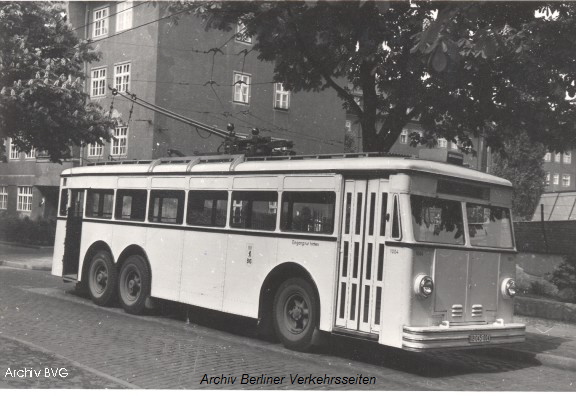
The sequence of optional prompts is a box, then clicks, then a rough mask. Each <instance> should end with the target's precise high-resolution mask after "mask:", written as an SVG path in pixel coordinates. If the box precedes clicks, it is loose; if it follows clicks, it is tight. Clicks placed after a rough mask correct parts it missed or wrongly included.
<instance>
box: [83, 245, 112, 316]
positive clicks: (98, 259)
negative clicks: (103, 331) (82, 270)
mask: <svg viewBox="0 0 576 396" xmlns="http://www.w3.org/2000/svg"><path fill="white" fill-rule="evenodd" d="M117 288H118V269H117V268H116V265H114V260H112V256H111V255H110V253H108V252H107V251H105V250H101V251H99V252H97V253H96V254H95V255H94V256H93V257H92V260H90V267H89V268H88V282H87V289H88V294H89V295H90V298H91V299H92V301H94V303H95V304H96V305H101V306H108V305H111V304H113V303H114V302H115V301H116V291H117Z"/></svg>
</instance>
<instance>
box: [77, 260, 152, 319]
mask: <svg viewBox="0 0 576 396" xmlns="http://www.w3.org/2000/svg"><path fill="white" fill-rule="evenodd" d="M150 283H151V275H150V270H149V269H148V265H147V263H146V260H145V259H144V258H143V257H142V256H140V255H132V256H129V257H128V258H126V260H124V262H123V263H122V266H121V268H120V271H118V267H117V266H116V265H115V264H114V261H113V260H112V256H111V255H110V253H108V252H107V251H99V252H97V253H96V254H95V255H94V256H93V257H92V260H91V261H90V266H89V268H88V292H89V294H90V297H91V298H92V301H94V303H96V304H97V305H101V306H109V305H112V304H113V303H114V301H116V298H118V299H119V301H120V305H121V306H122V308H124V310H125V311H126V312H128V313H130V314H134V315H140V314H142V313H144V311H145V310H146V299H147V298H148V297H149V296H150Z"/></svg>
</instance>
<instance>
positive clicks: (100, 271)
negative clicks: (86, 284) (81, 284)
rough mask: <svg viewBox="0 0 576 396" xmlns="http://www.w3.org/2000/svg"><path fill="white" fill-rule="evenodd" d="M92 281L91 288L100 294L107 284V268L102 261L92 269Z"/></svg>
mask: <svg viewBox="0 0 576 396" xmlns="http://www.w3.org/2000/svg"><path fill="white" fill-rule="evenodd" d="M93 279H94V281H93V282H92V289H93V290H94V291H95V292H96V293H97V294H102V293H103V292H104V290H106V285H107V284H108V270H107V269H106V266H105V265H103V264H102V263H100V264H98V265H97V267H96V268H95V270H94V278H93Z"/></svg>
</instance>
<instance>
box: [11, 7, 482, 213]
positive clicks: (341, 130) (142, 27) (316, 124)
mask: <svg viewBox="0 0 576 396" xmlns="http://www.w3.org/2000/svg"><path fill="white" fill-rule="evenodd" d="M67 7H68V20H69V22H70V24H71V26H72V28H73V29H74V30H75V32H76V33H77V34H78V35H79V36H80V37H81V38H83V39H90V40H91V41H92V42H93V45H94V46H95V47H96V49H97V50H99V52H100V53H101V59H100V60H99V61H97V62H93V63H91V64H86V65H85V69H84V72H85V74H86V76H87V79H86V81H85V89H86V92H87V93H88V94H89V96H90V99H91V100H92V101H95V102H97V103H99V104H100V105H101V106H102V107H103V108H104V109H106V111H107V112H108V114H109V115H110V117H113V118H116V119H117V120H118V122H119V123H118V126H117V127H116V128H115V129H114V130H113V131H111V139H110V141H109V142H101V143H96V144H88V145H86V146H83V147H79V148H77V149H75V150H74V155H73V157H74V159H73V160H71V161H68V162H65V163H63V164H62V165H59V164H52V163H50V162H48V160H47V158H46V157H43V156H42V155H41V154H40V155H39V154H38V153H36V152H32V153H18V152H16V151H14V150H13V149H12V147H11V144H10V142H9V141H8V142H6V151H7V153H6V162H5V163H0V213H12V214H14V213H15V214H18V215H20V216H29V217H31V218H42V217H54V216H55V214H56V206H57V200H58V192H57V191H58V185H59V174H60V172H61V171H62V170H64V169H66V168H68V167H72V166H82V165H86V164H89V163H94V162H102V161H120V160H132V159H155V158H160V157H166V156H168V155H169V154H170V153H171V152H179V153H182V154H184V155H194V154H200V153H214V152H218V149H219V147H220V145H221V144H222V139H221V138H219V137H216V136H213V135H210V134H209V133H208V132H205V131H202V130H197V129H196V128H193V127H191V126H189V125H187V124H186V123H182V122H180V121H177V120H175V119H174V118H172V117H169V116H167V115H165V114H161V112H158V111H155V110H154V109H153V108H154V106H160V107H161V108H163V109H166V110H168V111H169V112H173V113H176V114H178V115H181V116H184V117H187V118H189V119H193V120H196V121H199V122H201V123H204V124H207V125H209V126H214V127H217V128H219V129H221V130H226V128H227V125H228V124H230V123H232V124H234V128H235V129H234V130H235V132H236V133H237V134H243V135H250V133H251V130H252V129H253V128H258V129H259V130H260V134H261V136H269V137H275V138H281V139H287V140H291V141H293V142H294V150H295V151H296V152H297V153H299V154H315V153H338V152H344V151H361V144H360V139H361V132H359V125H358V124H357V123H356V122H355V120H354V118H353V117H352V116H351V115H350V114H347V113H346V111H345V110H344V109H343V107H342V103H341V100H340V99H339V98H338V97H337V95H336V93H335V92H334V91H333V90H325V91H322V92H311V93H306V92H300V93H294V92H290V91H287V90H286V89H285V88H284V86H283V84H282V83H278V82H274V81H273V69H274V65H273V64H272V63H267V62H262V61H260V60H258V58H257V56H258V55H257V53H256V51H253V43H252V41H251V38H250V37H246V36H244V35H242V34H241V33H242V31H243V28H244V27H243V26H242V25H241V24H237V26H234V29H233V30H232V31H230V32H222V31H217V30H211V31H206V30H205V28H204V25H203V23H202V21H201V20H200V19H199V18H196V17H194V16H188V15H184V14H183V15H181V17H180V19H179V21H178V23H177V24H176V23H174V21H173V19H172V18H171V17H170V12H169V10H168V4H167V3H163V2H156V3H155V4H152V3H150V2H138V1H122V2H115V1H108V2H104V1H84V2H80V1H75V2H69V3H68V5H67ZM237 33H239V34H237ZM113 92H117V93H118V94H116V95H114V94H113ZM126 96H128V97H132V98H137V99H138V100H139V102H140V103H144V104H148V105H147V106H141V105H139V104H134V103H133V101H131V100H129V99H127V98H126ZM151 108H152V109H151ZM419 128H420V127H419V126H418V124H417V123H413V124H409V125H408V126H407V127H406V128H405V130H404V131H403V133H402V135H401V136H400V138H399V140H398V142H397V144H396V145H395V146H394V147H393V149H392V150H391V151H392V152H393V153H396V154H403V155H411V156H417V155H418V152H419V148H418V147H412V146H410V144H409V134H410V133H411V132H414V131H416V132H418V131H419V130H420V129H419ZM346 140H348V141H346ZM438 145H439V148H440V149H442V150H447V151H458V147H457V145H455V144H454V143H452V142H447V141H446V140H442V139H441V140H440V141H439V144H438ZM475 147H476V148H477V151H478V152H479V155H478V156H471V155H466V156H465V158H464V162H465V164H466V165H468V166H469V167H472V168H475V169H480V170H484V171H486V170H487V164H488V163H489V160H488V159H487V158H488V157H487V155H486V150H485V149H483V147H482V141H478V142H475Z"/></svg>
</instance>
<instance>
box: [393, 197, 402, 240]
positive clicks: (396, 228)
mask: <svg viewBox="0 0 576 396" xmlns="http://www.w3.org/2000/svg"><path fill="white" fill-rule="evenodd" d="M401 237H402V233H401V232H400V209H399V207H398V195H395V196H394V207H393V212H392V238H393V239H401Z"/></svg>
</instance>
